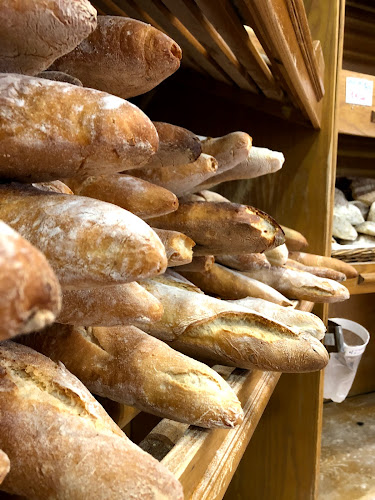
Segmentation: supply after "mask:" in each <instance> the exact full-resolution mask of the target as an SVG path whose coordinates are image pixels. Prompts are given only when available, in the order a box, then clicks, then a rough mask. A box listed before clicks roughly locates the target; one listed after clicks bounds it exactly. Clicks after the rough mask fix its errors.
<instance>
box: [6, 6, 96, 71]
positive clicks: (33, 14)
mask: <svg viewBox="0 0 375 500" xmlns="http://www.w3.org/2000/svg"><path fill="white" fill-rule="evenodd" d="M0 24H1V32H0V72H1V73H24V74H28V75H35V74H37V73H39V72H41V71H43V70H45V69H47V68H48V67H49V66H50V65H51V64H52V63H53V61H54V60H55V59H57V58H58V57H60V56H62V55H63V54H66V53H67V52H70V51H71V50H73V49H74V47H76V46H77V45H78V44H79V43H80V42H81V40H83V39H84V38H86V37H87V36H88V35H89V34H90V33H91V32H92V31H93V30H94V29H95V27H96V10H95V9H94V7H93V6H92V5H91V4H90V2H88V1H87V0H64V2H61V1H58V0H23V1H22V2H19V1H17V0H7V1H6V2H1V7H0Z"/></svg>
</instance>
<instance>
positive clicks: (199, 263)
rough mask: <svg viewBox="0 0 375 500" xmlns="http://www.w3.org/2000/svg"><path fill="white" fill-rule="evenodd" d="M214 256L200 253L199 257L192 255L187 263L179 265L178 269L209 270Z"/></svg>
mask: <svg viewBox="0 0 375 500" xmlns="http://www.w3.org/2000/svg"><path fill="white" fill-rule="evenodd" d="M214 262H215V257H214V256H213V255H202V256H201V257H193V260H192V261H191V262H190V263H189V264H185V265H183V266H180V268H179V271H190V272H191V271H194V272H202V271H209V270H210V269H211V267H212V266H213V265H214Z"/></svg>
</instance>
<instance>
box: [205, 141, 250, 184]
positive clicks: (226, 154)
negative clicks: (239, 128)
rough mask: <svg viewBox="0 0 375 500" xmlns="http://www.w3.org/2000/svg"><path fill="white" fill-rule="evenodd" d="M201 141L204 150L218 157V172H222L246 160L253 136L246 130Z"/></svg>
mask: <svg viewBox="0 0 375 500" xmlns="http://www.w3.org/2000/svg"><path fill="white" fill-rule="evenodd" d="M201 143H202V152H203V153H206V154H208V155H211V156H214V157H215V158H216V159H217V161H218V170H217V174H221V173H222V172H225V171H226V170H230V169H231V168H233V167H235V166H236V165H238V164H239V163H241V162H242V161H244V160H246V158H247V157H248V154H249V151H250V150H251V145H252V138H251V137H250V136H249V135H248V134H246V133H245V132H231V133H230V134H227V135H223V136H222V137H215V138H206V139H205V140H203V141H201ZM200 189H201V188H198V189H197V191H200Z"/></svg>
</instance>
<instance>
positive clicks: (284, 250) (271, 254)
mask: <svg viewBox="0 0 375 500" xmlns="http://www.w3.org/2000/svg"><path fill="white" fill-rule="evenodd" d="M264 254H265V256H266V258H267V260H268V262H270V263H271V264H272V265H273V266H283V265H284V264H285V263H286V261H287V260H288V256H289V251H288V247H287V246H286V244H285V243H284V244H283V245H279V246H278V247H276V248H272V250H266V251H265V252H264Z"/></svg>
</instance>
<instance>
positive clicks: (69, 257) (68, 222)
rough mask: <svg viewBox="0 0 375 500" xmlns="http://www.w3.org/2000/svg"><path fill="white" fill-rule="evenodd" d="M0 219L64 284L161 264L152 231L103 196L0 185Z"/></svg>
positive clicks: (152, 269)
mask: <svg viewBox="0 0 375 500" xmlns="http://www.w3.org/2000/svg"><path fill="white" fill-rule="evenodd" d="M0 218H1V219H3V220H4V221H5V222H7V223H8V224H9V225H10V226H11V227H13V228H14V229H16V230H18V231H19V232H20V234H21V236H23V237H24V238H26V239H27V240H28V241H30V243H33V244H35V246H36V247H37V248H39V250H41V251H42V252H43V253H44V254H45V256H46V257H47V259H48V260H49V262H50V264H51V266H52V268H53V269H54V271H55V272H56V274H57V276H58V278H59V280H60V283H61V284H62V285H63V286H64V287H73V288H91V287H93V286H104V285H111V284H112V285H114V284H121V283H128V282H131V281H135V280H137V279H140V278H142V277H146V276H152V275H157V274H159V273H162V272H164V271H165V268H166V265H167V258H166V255H165V250H164V246H163V244H162V243H161V241H160V239H159V238H158V236H157V235H156V233H155V232H154V231H153V230H152V229H151V228H150V227H149V226H148V225H147V224H146V223H145V222H143V221H142V220H141V219H139V218H138V217H136V216H135V215H133V214H131V213H130V212H127V211H126V210H123V209H122V208H119V207H116V206H115V205H111V204H110V203H105V202H103V201H98V200H94V199H91V198H86V197H83V196H72V195H65V194H59V193H52V192H46V191H41V190H39V189H37V188H34V187H32V186H25V185H20V184H11V185H0Z"/></svg>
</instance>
